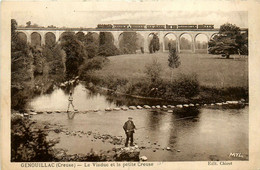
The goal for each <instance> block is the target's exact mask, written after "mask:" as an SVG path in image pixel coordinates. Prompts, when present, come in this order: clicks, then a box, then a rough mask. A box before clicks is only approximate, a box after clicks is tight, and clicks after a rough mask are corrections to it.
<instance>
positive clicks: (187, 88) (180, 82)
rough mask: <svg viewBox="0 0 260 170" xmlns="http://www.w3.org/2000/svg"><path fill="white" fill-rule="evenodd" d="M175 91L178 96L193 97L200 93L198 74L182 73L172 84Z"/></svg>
mask: <svg viewBox="0 0 260 170" xmlns="http://www.w3.org/2000/svg"><path fill="white" fill-rule="evenodd" d="M172 91H173V93H175V94H177V95H178V96H184V97H193V96H195V95H197V94H198V93H199V81H198V79H197V75H196V74H192V75H185V74H180V75H179V78H178V79H177V80H175V81H174V82H173V84H172Z"/></svg>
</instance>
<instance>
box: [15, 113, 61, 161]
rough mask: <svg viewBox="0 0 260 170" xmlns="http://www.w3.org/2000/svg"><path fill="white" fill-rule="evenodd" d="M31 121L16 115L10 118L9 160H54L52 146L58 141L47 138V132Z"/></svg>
mask: <svg viewBox="0 0 260 170" xmlns="http://www.w3.org/2000/svg"><path fill="white" fill-rule="evenodd" d="M35 123H36V122H33V121H31V120H29V119H25V118H23V117H21V116H18V115H12V118H11V161H16V162H27V161H35V162H36V161H37V162H38V161H54V159H55V156H54V149H53V146H54V145H55V144H57V143H58V141H54V140H47V139H46V136H47V133H46V132H44V131H42V130H41V129H38V128H36V127H34V124H35Z"/></svg>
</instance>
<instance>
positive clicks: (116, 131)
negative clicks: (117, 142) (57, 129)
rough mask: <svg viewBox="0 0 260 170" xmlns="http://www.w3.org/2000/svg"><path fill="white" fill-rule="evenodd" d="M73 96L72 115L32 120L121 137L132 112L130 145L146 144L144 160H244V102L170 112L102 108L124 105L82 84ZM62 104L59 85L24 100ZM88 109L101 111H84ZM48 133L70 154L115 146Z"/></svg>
mask: <svg viewBox="0 0 260 170" xmlns="http://www.w3.org/2000/svg"><path fill="white" fill-rule="evenodd" d="M73 97H74V101H73V102H74V105H75V107H76V108H77V109H78V110H79V111H80V112H79V113H77V114H76V115H75V117H74V119H68V117H67V115H66V113H53V114H46V113H44V114H38V115H34V116H33V119H34V120H37V121H39V122H41V121H42V122H43V121H44V122H49V123H51V124H56V125H61V126H62V127H63V128H64V129H67V131H71V132H76V131H83V132H88V131H92V132H93V133H96V134H109V135H113V136H122V137H124V138H125V135H124V131H123V129H122V126H123V124H124V122H125V121H126V120H127V118H128V117H129V116H131V117H133V121H134V123H135V125H136V127H137V129H138V130H136V133H135V134H134V138H135V143H136V144H137V145H138V146H139V147H145V148H144V149H142V150H141V154H140V156H143V155H145V156H146V157H147V158H148V161H209V160H248V152H249V151H248V106H245V107H242V108H239V109H236V108H224V107H222V106H219V107H211V106H206V107H189V108H183V109H173V113H168V112H167V110H166V111H163V110H160V109H142V110H127V111H123V110H120V111H116V110H115V111H109V112H107V111H105V110H104V109H105V108H108V107H110V108H115V107H122V106H123V107H126V106H128V105H129V104H128V103H127V102H126V103H124V101H116V100H111V98H108V97H107V96H104V95H101V94H99V93H94V94H93V93H91V92H90V91H89V90H87V89H86V88H85V86H84V85H83V84H78V85H77V86H76V87H75V88H74V89H73ZM119 103H120V105H119ZM148 104H149V103H148ZM67 105H68V94H67V93H66V92H64V90H62V89H59V88H58V89H55V90H54V91H53V92H52V93H50V94H46V95H40V96H37V97H35V98H33V99H32V100H31V102H30V103H29V107H30V108H31V109H35V110H46V111H47V110H51V111H54V110H66V109H67ZM93 109H100V111H98V112H93V111H89V112H83V111H87V110H93ZM83 113H84V114H83ZM186 118H187V119H186ZM49 135H50V137H51V138H52V137H53V138H54V137H55V138H56V137H59V138H60V143H59V144H57V145H56V147H57V148H64V149H67V150H68V153H70V154H74V153H86V152H89V151H90V150H91V148H93V149H94V150H109V149H111V148H113V147H115V146H114V145H113V144H111V143H109V142H106V141H102V140H100V139H95V138H93V136H92V137H89V136H88V135H83V136H73V135H66V134H65V133H54V132H51V133H50V134H49ZM121 146H123V145H121ZM166 147H169V148H170V150H166ZM230 153H241V155H242V157H232V155H230Z"/></svg>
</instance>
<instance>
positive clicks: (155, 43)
mask: <svg viewBox="0 0 260 170" xmlns="http://www.w3.org/2000/svg"><path fill="white" fill-rule="evenodd" d="M159 50H160V42H159V38H158V36H157V35H156V34H154V35H153V39H152V40H151V42H150V44H149V51H150V53H155V52H156V51H159Z"/></svg>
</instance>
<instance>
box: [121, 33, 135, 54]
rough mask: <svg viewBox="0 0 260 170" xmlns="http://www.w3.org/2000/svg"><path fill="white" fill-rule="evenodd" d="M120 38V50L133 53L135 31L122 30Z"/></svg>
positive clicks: (124, 52)
mask: <svg viewBox="0 0 260 170" xmlns="http://www.w3.org/2000/svg"><path fill="white" fill-rule="evenodd" d="M122 37H123V38H122V40H121V41H120V43H119V47H120V50H121V52H122V53H123V54H134V53H135V52H136V49H137V47H136V41H137V34H136V32H123V34H122Z"/></svg>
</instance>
